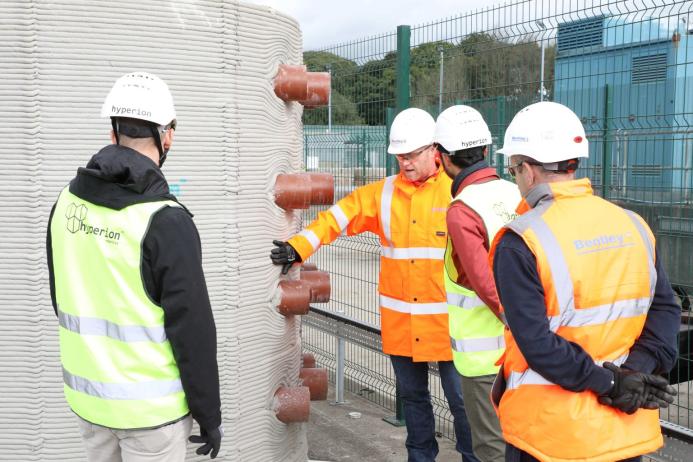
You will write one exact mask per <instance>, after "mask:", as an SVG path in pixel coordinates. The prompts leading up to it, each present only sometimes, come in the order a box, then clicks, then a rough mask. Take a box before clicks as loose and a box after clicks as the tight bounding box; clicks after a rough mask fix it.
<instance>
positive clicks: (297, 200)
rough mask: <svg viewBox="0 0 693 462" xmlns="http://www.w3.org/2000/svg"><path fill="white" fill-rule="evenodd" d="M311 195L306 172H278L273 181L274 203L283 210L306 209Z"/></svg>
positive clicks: (308, 177) (309, 182)
mask: <svg viewBox="0 0 693 462" xmlns="http://www.w3.org/2000/svg"><path fill="white" fill-rule="evenodd" d="M311 196H312V190H311V181H310V176H309V175H308V174H307V173H294V174H289V173H280V174H279V175H277V180H276V181H275V183H274V203H275V204H277V205H278V206H279V207H281V208H283V209H284V210H293V209H307V208H308V207H310V200H311Z"/></svg>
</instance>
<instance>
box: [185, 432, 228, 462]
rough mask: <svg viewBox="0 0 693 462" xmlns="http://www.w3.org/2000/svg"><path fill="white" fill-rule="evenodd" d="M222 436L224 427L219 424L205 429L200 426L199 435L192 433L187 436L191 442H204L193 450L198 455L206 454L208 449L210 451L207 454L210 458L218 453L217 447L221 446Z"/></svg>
mask: <svg viewBox="0 0 693 462" xmlns="http://www.w3.org/2000/svg"><path fill="white" fill-rule="evenodd" d="M223 436H224V429H223V428H222V427H221V426H219V427H218V428H215V429H214V430H205V429H204V428H202V427H200V435H199V436H198V435H192V436H191V437H190V438H188V441H190V442H191V443H204V445H203V446H200V447H199V448H197V450H196V451H195V452H196V453H197V454H198V455H205V456H206V455H207V454H209V451H212V453H211V454H210V455H209V457H211V458H212V459H214V458H216V457H217V454H219V448H221V438H222V437H223Z"/></svg>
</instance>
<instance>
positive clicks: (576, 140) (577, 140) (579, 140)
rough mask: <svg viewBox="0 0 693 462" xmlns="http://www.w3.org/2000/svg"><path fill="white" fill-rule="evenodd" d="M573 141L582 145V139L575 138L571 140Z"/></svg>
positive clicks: (579, 137)
mask: <svg viewBox="0 0 693 462" xmlns="http://www.w3.org/2000/svg"><path fill="white" fill-rule="evenodd" d="M573 141H575V142H576V143H582V137H581V136H576V137H575V138H573Z"/></svg>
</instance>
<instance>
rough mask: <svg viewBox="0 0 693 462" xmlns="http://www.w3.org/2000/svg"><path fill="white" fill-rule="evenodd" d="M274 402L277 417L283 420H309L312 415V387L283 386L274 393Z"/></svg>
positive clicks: (286, 421)
mask: <svg viewBox="0 0 693 462" xmlns="http://www.w3.org/2000/svg"><path fill="white" fill-rule="evenodd" d="M272 404H273V409H274V412H275V413H276V415H277V419H279V420H280V421H281V422H284V423H294V422H308V418H309V417H310V389H309V388H308V387H281V388H279V390H277V392H276V393H275V394H274V402H273V403H272Z"/></svg>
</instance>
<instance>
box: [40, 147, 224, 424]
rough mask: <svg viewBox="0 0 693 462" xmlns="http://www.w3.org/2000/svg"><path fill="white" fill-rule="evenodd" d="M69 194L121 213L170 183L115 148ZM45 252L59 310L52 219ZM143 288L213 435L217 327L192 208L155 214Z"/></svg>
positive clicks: (147, 163)
mask: <svg viewBox="0 0 693 462" xmlns="http://www.w3.org/2000/svg"><path fill="white" fill-rule="evenodd" d="M70 192H71V193H72V194H74V195H76V196H78V197H80V198H82V199H84V200H85V201H88V202H91V203H93V204H97V205H100V206H104V207H108V208H111V209H114V210H120V209H123V208H125V207H127V206H129V205H133V204H138V203H143V202H152V201H158V200H161V199H170V200H174V201H177V200H176V198H175V196H173V195H171V194H170V193H169V189H168V183H167V182H166V179H165V178H164V175H163V174H162V173H161V170H159V168H158V167H157V166H156V165H155V164H154V162H152V161H151V160H150V159H149V158H147V157H145V156H144V155H142V154H140V153H138V152H137V151H134V150H132V149H129V148H126V147H123V146H117V145H110V146H106V147H105V148H103V149H102V150H101V151H99V152H98V153H97V154H96V155H94V156H93V157H92V158H91V160H90V161H89V163H88V164H87V166H86V168H79V169H78V170H77V176H75V178H74V179H73V180H72V181H71V182H70ZM54 211H55V205H53V210H51V218H50V219H49V221H48V236H47V239H46V250H47V254H48V271H49V276H50V291H51V300H52V302H53V309H54V310H56V313H57V307H56V300H55V279H54V275H53V258H52V250H51V233H50V227H51V220H52V218H53V212H54ZM141 274H142V279H143V281H142V282H143V284H144V287H145V289H146V290H147V293H148V294H149V296H150V297H151V299H152V300H154V301H155V302H156V303H157V304H158V305H160V306H161V307H162V309H163V310H164V317H165V321H164V328H165V330H166V335H167V336H168V340H169V342H170V343H171V347H172V348H173V355H174V357H175V359H176V362H177V363H178V369H179V370H180V375H181V382H182V383H183V389H184V390H185V395H186V398H187V400H188V406H189V407H190V412H191V413H192V416H193V418H194V419H195V420H196V421H197V422H198V423H199V424H200V427H202V428H204V429H206V430H209V431H211V430H212V429H215V428H217V427H219V425H221V409H220V398H219V371H218V368H217V340H216V326H215V324H214V318H213V316H212V308H211V306H210V303H209V295H208V294H207V285H206V283H205V277H204V274H203V272H202V249H201V245H200V236H199V234H198V232H197V228H196V227H195V224H194V223H193V221H192V214H191V213H190V212H189V211H188V210H187V209H185V208H179V207H164V208H162V209H161V210H160V211H158V212H157V213H156V214H155V215H154V216H153V217H152V221H151V224H150V226H149V229H148V230H147V234H146V235H145V237H144V240H143V244H142V268H141Z"/></svg>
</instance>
